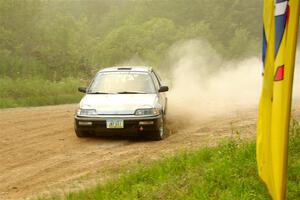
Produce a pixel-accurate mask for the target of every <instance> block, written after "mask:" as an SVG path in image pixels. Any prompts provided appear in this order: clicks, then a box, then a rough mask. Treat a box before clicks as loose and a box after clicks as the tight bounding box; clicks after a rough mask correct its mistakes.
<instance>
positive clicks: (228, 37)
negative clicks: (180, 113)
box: [0, 0, 262, 81]
mask: <svg viewBox="0 0 300 200" xmlns="http://www.w3.org/2000/svg"><path fill="white" fill-rule="evenodd" d="M261 6H262V2H261V1H259V0H254V1H250V2H248V1H242V0H235V1H232V0H230V1H229V0H224V1H219V0H210V1H207V0H200V1H199V0H178V1H173V0H164V1H146V0H144V1H135V0H122V1H120V0H98V1H74V0H67V1H66V0H56V1H43V0H26V1H25V0H24V1H19V0H11V1H7V0H0V77H4V76H8V77H11V78H20V77H24V78H30V77H33V76H34V77H36V76H38V77H42V78H45V79H49V80H54V81H57V80H61V79H63V78H65V77H70V76H72V77H89V76H90V75H91V73H92V72H93V70H95V69H99V68H101V67H104V66H111V65H116V64H120V63H122V62H124V61H126V60H128V59H130V58H132V57H138V58H140V59H141V60H143V61H145V62H146V63H149V64H153V65H155V66H161V67H163V64H162V63H163V58H164V57H165V54H166V53H167V51H168V49H169V47H170V46H171V45H172V44H174V43H175V42H176V41H180V40H185V39H191V38H202V39H205V40H208V41H209V42H210V43H211V44H212V45H213V47H214V48H215V49H216V50H217V51H218V52H219V53H220V54H222V55H223V56H224V57H225V58H230V59H231V58H242V57H244V56H247V55H253V54H255V55H256V54H257V52H258V47H259V43H260V42H259V40H260V37H261V12H260V11H261V10H262V9H261Z"/></svg>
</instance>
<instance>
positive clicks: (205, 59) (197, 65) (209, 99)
mask: <svg viewBox="0 0 300 200" xmlns="http://www.w3.org/2000/svg"><path fill="white" fill-rule="evenodd" d="M298 57H299V58H300V54H299V56H298ZM167 60H168V61H167V63H168V65H169V71H171V80H170V86H171V87H170V88H171V90H170V92H169V94H168V116H169V117H170V118H171V119H172V120H173V119H176V120H175V121H177V122H179V121H180V119H183V120H185V122H184V123H188V124H191V123H197V122H200V121H202V120H204V119H205V118H208V117H212V116H218V115H224V114H227V113H235V112H243V110H245V109H247V108H252V109H253V108H254V109H257V105H258V101H259V97H260V93H261V85H262V76H261V73H262V63H261V60H260V58H257V57H253V58H248V59H245V60H242V61H224V60H223V59H222V58H221V56H220V55H218V54H217V52H216V51H215V50H214V49H213V48H212V47H211V45H210V44H209V43H208V42H205V41H201V40H190V41H186V42H181V43H177V44H175V45H174V46H173V47H172V48H171V49H170V51H169V56H168V59H167ZM299 61H300V59H299ZM297 63H300V62H297ZM298 71H299V70H298ZM296 73H297V67H296ZM296 73H295V86H296V87H295V89H294V96H299V94H298V92H297V91H298V90H299V83H300V81H299V80H298V79H299V78H298V77H299V76H297V75H296ZM181 121H182V120H181Z"/></svg>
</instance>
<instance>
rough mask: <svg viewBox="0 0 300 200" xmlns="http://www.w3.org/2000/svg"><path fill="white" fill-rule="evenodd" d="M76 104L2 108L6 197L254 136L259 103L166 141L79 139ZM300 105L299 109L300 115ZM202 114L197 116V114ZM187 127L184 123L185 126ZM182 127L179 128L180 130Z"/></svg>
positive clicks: (72, 186) (1, 169)
mask: <svg viewBox="0 0 300 200" xmlns="http://www.w3.org/2000/svg"><path fill="white" fill-rule="evenodd" d="M75 107H76V106H75V105H63V106H47V107H37V108H16V109H3V110H0V136H1V138H0V199H23V198H24V199H25V198H29V197H32V196H36V195H40V194H47V193H61V192H67V191H69V190H76V189H80V188H81V187H85V186H86V185H89V184H95V183H96V182H103V181H105V180H106V179H107V178H109V177H110V175H111V174H112V173H111V172H112V171H113V170H114V169H116V170H117V169H119V168H120V167H121V166H124V165H127V166H128V163H136V162H147V161H149V160H150V161H151V160H153V159H158V158H161V157H162V156H165V155H170V154H172V153H174V152H176V151H179V150H182V149H191V148H197V147H200V146H204V145H211V144H214V143H216V142H217V141H218V139H220V138H223V137H228V136H232V137H234V135H235V133H236V132H240V133H241V136H242V137H253V136H254V133H255V123H256V121H255V119H256V109H254V108H253V109H246V110H243V111H240V112H233V113H231V114H227V115H226V116H222V117H210V118H209V119H206V120H202V122H201V123H198V124H197V126H193V127H189V128H184V129H183V128H182V127H183V125H184V124H185V123H184V121H178V122H177V121H176V120H174V119H173V124H175V125H176V126H175V125H173V133H172V134H171V135H170V137H168V138H167V139H166V140H164V141H158V142H156V141H149V140H141V139H136V138H126V137H125V138H103V137H93V138H84V139H79V138H77V137H76V136H75V134H74V132H73V114H74V110H75ZM299 108H300V107H297V108H296V109H294V113H296V116H297V118H299V113H300V109H299ZM191 117H196V116H191ZM180 127H181V128H180ZM174 130H176V131H174Z"/></svg>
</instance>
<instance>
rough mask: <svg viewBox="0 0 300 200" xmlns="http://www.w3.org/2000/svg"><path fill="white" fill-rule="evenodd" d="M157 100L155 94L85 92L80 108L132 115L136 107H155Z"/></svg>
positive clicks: (101, 112)
mask: <svg viewBox="0 0 300 200" xmlns="http://www.w3.org/2000/svg"><path fill="white" fill-rule="evenodd" d="M157 102H158V97H157V94H87V95H85V97H83V99H82V100H81V102H80V108H82V109H96V110H97V114H99V115H101V114H102V115H114V114H120V115H124V114H129V115H132V114H134V113H135V111H136V109H139V108H153V107H155V105H156V104H157Z"/></svg>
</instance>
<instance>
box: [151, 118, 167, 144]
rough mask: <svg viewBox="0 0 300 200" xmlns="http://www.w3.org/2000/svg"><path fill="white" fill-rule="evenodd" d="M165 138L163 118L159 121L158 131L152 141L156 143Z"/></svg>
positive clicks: (165, 131) (165, 130)
mask: <svg viewBox="0 0 300 200" xmlns="http://www.w3.org/2000/svg"><path fill="white" fill-rule="evenodd" d="M166 136H167V129H166V126H165V119H164V117H162V118H161V121H160V127H159V131H158V132H156V133H155V134H154V136H153V139H154V140H156V141H160V140H163V139H165V138H166Z"/></svg>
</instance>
